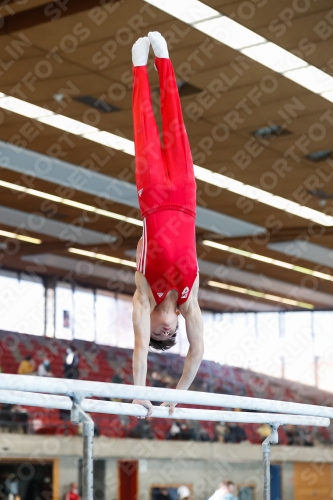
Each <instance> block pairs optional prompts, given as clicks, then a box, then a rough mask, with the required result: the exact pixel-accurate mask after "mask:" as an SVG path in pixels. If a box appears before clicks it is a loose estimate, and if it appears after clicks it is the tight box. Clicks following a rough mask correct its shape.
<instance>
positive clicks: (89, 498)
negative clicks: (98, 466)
mask: <svg viewBox="0 0 333 500" xmlns="http://www.w3.org/2000/svg"><path fill="white" fill-rule="evenodd" d="M81 399H82V398H81V397H78V398H77V397H75V395H73V396H72V401H73V406H72V410H71V421H72V422H73V423H74V424H78V423H80V422H82V424H83V433H82V434H83V467H82V489H83V500H93V494H94V477H93V472H94V459H93V444H94V422H93V420H92V419H91V417H90V416H89V415H88V414H87V413H85V412H84V411H83V410H82V408H81V406H80V400H81Z"/></svg>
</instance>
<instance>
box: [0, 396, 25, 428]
mask: <svg viewBox="0 0 333 500" xmlns="http://www.w3.org/2000/svg"><path fill="white" fill-rule="evenodd" d="M0 427H1V428H2V429H3V430H6V431H7V432H18V431H20V430H21V431H23V433H24V434H27V433H28V412H27V410H24V409H23V408H22V407H21V406H19V405H10V404H7V403H2V404H1V411H0Z"/></svg>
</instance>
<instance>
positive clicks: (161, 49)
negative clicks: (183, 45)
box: [148, 31, 169, 59]
mask: <svg viewBox="0 0 333 500" xmlns="http://www.w3.org/2000/svg"><path fill="white" fill-rule="evenodd" d="M148 38H149V41H150V43H151V45H152V47H153V51H154V53H155V56H156V57H160V58H163V59H169V51H168V46H167V43H166V40H165V38H164V37H163V36H162V35H161V33H159V32H158V31H150V32H149V33H148Z"/></svg>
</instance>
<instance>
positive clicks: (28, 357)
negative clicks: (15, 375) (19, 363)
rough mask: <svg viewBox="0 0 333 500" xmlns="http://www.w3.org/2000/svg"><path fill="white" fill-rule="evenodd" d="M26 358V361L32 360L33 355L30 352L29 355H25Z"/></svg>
mask: <svg viewBox="0 0 333 500" xmlns="http://www.w3.org/2000/svg"><path fill="white" fill-rule="evenodd" d="M24 359H25V360H26V361H30V360H31V359H32V356H31V355H30V354H27V355H26V356H25V357H24Z"/></svg>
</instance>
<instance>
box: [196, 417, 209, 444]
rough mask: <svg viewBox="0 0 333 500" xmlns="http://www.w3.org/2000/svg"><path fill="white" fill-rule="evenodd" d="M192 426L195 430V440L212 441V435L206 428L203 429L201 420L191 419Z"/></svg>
mask: <svg viewBox="0 0 333 500" xmlns="http://www.w3.org/2000/svg"><path fill="white" fill-rule="evenodd" d="M191 428H192V430H193V439H194V440H195V441H210V440H211V439H210V436H209V434H208V432H207V431H206V429H203V428H202V426H201V424H200V422H199V420H191Z"/></svg>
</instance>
